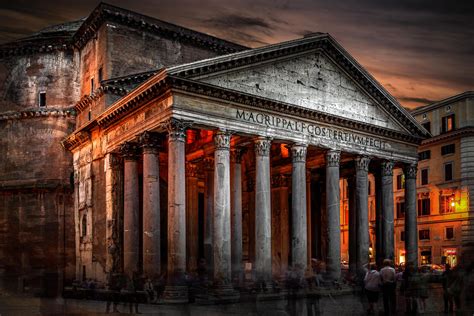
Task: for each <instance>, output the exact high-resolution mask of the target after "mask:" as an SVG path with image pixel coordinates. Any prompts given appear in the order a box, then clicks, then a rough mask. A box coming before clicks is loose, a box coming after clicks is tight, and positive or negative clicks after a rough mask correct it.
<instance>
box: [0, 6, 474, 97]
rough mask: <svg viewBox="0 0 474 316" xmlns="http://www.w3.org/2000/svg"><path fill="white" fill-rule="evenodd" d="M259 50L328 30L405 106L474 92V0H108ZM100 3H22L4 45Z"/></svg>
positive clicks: (1, 30)
mask: <svg viewBox="0 0 474 316" xmlns="http://www.w3.org/2000/svg"><path fill="white" fill-rule="evenodd" d="M107 2H110V3H111V4H113V5H117V6H120V7H124V8H127V9H129V10H133V11H137V12H140V13H144V14H146V15H150V16H153V17H156V18H159V19H162V20H164V21H168V22H172V23H175V24H178V25H183V26H186V27H189V28H193V29H196V30H198V31H203V32H206V33H210V34H213V35H216V36H219V37H222V38H225V39H228V40H231V41H235V42H238V43H241V44H244V45H248V46H251V47H256V46H262V45H265V44H267V43H276V42H280V41H284V40H290V39H294V38H297V37H302V36H304V35H307V34H309V33H314V32H328V33H330V34H331V35H332V36H333V37H335V38H336V40H337V41H339V42H340V43H341V44H342V45H343V46H344V48H346V49H347V50H348V51H349V52H350V53H351V54H352V55H353V56H354V57H355V58H356V59H357V60H358V61H359V62H360V63H361V64H362V65H363V66H364V67H365V68H367V69H368V70H369V71H370V72H371V74H372V75H373V76H374V77H375V78H376V79H377V80H379V81H380V82H382V83H384V86H385V87H386V88H387V89H388V90H389V91H390V92H391V93H393V94H394V96H395V97H397V98H398V99H399V100H400V101H401V102H403V104H404V105H408V106H417V105H420V104H425V103H427V102H429V101H430V100H438V99H443V98H446V97H448V96H450V95H453V94H456V93H459V92H462V91H464V90H473V89H474V86H473V85H474V84H473V82H474V58H472V56H473V55H474V40H473V38H474V1H472V0H458V1H445V0H417V1H413V0H344V1H333V0H292V1H290V0H271V1H270V0H233V1H220V0H202V1H199V2H198V1H195V0H160V1H159V3H158V4H157V1H156V0H140V1H131V0H108V1H107ZM97 5H98V2H97V1H93V0H83V1H71V0H68V1H66V0H43V1H33V0H16V1H10V2H8V3H5V4H2V8H1V9H0V43H1V42H5V41H10V40H13V39H16V38H19V37H22V36H27V35H29V34H31V33H33V32H35V31H37V30H39V29H41V28H44V27H46V26H48V25H50V24H54V23H60V22H65V21H68V20H77V19H79V18H82V17H84V16H87V15H88V14H89V13H90V12H91V11H92V10H93V8H94V7H96V6H97Z"/></svg>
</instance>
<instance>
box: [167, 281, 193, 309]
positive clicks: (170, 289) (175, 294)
mask: <svg viewBox="0 0 474 316" xmlns="http://www.w3.org/2000/svg"><path fill="white" fill-rule="evenodd" d="M162 301H163V303H167V304H183V303H188V302H189V297H188V287H187V286H186V285H167V286H165V291H164V292H163V299H162Z"/></svg>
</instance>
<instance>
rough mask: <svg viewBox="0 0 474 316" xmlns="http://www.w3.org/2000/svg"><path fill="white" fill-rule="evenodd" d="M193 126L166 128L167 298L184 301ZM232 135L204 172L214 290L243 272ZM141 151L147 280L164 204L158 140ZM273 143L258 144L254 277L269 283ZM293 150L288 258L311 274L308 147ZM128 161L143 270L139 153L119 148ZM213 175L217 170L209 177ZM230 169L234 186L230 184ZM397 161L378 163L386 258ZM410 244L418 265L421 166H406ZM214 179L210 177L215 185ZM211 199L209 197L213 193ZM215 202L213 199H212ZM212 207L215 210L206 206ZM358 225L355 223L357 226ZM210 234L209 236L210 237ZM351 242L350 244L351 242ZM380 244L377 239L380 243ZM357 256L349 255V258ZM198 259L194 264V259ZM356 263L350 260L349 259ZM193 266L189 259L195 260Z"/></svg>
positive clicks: (331, 159) (364, 165)
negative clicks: (188, 141)
mask: <svg viewBox="0 0 474 316" xmlns="http://www.w3.org/2000/svg"><path fill="white" fill-rule="evenodd" d="M188 126H189V124H188V123H186V122H183V121H180V120H175V119H171V120H169V121H167V122H166V123H163V127H164V128H165V129H166V130H167V131H168V136H169V137H168V271H167V272H168V284H169V286H167V289H166V291H165V295H168V296H170V297H171V298H175V299H179V298H184V296H183V295H185V294H184V291H183V290H182V289H179V287H181V286H184V284H185V279H184V273H185V271H186V218H187V216H186V179H185V170H186V167H185V166H186V165H185V135H186V133H185V131H186V128H187V127H188ZM230 141H231V134H230V133H228V132H225V131H218V132H217V133H215V137H214V143H215V153H214V165H213V168H209V169H208V172H207V174H206V176H207V178H208V179H207V180H208V183H213V185H212V188H208V190H212V191H213V192H211V194H208V196H210V197H213V201H212V203H207V207H208V208H209V209H208V210H206V211H207V212H206V218H205V238H204V246H205V249H204V251H205V255H208V256H211V255H212V270H213V277H214V282H215V284H216V285H217V286H226V285H228V284H230V281H231V280H232V275H233V274H234V275H239V274H240V273H241V272H242V198H241V197H242V187H241V183H242V179H241V162H240V157H241V154H242V153H241V151H240V150H239V149H236V150H235V151H234V152H233V159H232V168H231V164H230V162H231V153H230ZM140 143H141V146H142V148H143V219H144V222H143V271H144V272H145V273H146V274H148V275H154V274H159V273H160V272H161V271H160V238H159V236H160V231H159V230H160V207H159V205H160V203H159V164H158V161H159V160H158V145H157V144H158V142H157V138H156V137H155V135H154V134H153V133H148V132H145V133H144V134H143V135H141V137H140ZM270 148H271V140H270V139H269V138H265V137H259V138H257V139H256V141H255V164H256V166H255V172H256V176H255V248H256V249H255V272H256V277H257V279H258V280H265V281H267V280H270V279H271V277H272V263H271V174H270ZM291 152H292V213H291V214H292V229H291V231H292V233H291V253H292V259H293V265H294V266H296V265H298V266H299V267H300V268H301V269H302V270H305V269H306V268H307V262H308V252H307V251H308V247H307V242H308V240H307V209H306V208H307V203H306V202H307V196H306V194H307V193H306V155H307V145H306V144H294V145H293V146H292V147H291ZM122 155H123V157H124V270H125V272H127V273H132V272H133V271H138V259H139V235H138V234H139V230H138V227H139V223H138V220H139V217H138V209H139V198H138V172H137V159H136V157H137V148H136V146H135V145H133V144H131V143H125V144H124V145H123V146H122ZM369 162H370V159H369V158H368V157H365V156H361V157H357V158H356V160H355V164H356V173H355V189H354V190H355V199H354V202H355V210H356V216H355V217H351V218H353V219H352V221H353V225H352V226H351V228H353V227H355V235H354V234H353V233H354V232H352V233H351V236H355V238H356V239H355V240H356V241H357V243H356V245H357V247H356V249H355V252H354V251H353V252H352V253H354V254H355V258H356V268H357V271H362V270H363V269H364V268H366V266H367V264H368V262H369V261H368V260H369V224H368V205H367V203H368V202H367V201H368V179H367V178H368V167H369ZM339 168H340V152H339V151H334V150H330V151H328V152H327V153H326V212H327V223H326V227H327V236H328V244H327V258H326V263H327V273H328V277H329V278H331V279H333V280H337V279H339V278H340V273H341V269H340V258H341V254H340V238H341V237H340V207H339V203H340V192H339ZM211 169H213V170H212V172H211ZM231 169H232V174H233V176H232V183H231V176H230V173H231ZM392 169H393V162H383V163H382V164H381V188H380V193H381V194H380V201H381V210H382V213H381V214H379V215H381V216H380V218H381V219H382V221H381V228H382V229H381V232H382V233H381V241H382V244H381V247H380V248H381V249H382V251H383V256H384V257H385V258H391V259H392V258H393V254H394V242H393V238H394V237H393V188H392V181H393V180H392ZM405 172H406V191H405V192H406V202H405V203H406V219H405V225H406V228H405V232H406V233H405V236H406V237H405V238H406V241H405V243H406V253H407V261H409V262H410V261H412V262H416V258H417V255H416V254H417V238H416V237H417V236H416V183H415V178H416V165H410V166H407V168H406V169H405ZM211 178H212V179H211ZM208 193H209V192H208ZM209 202H210V201H209ZM211 204H212V208H211V207H209V205H211ZM354 221H355V222H354ZM211 232H212V234H210V233H211ZM351 240H352V239H351ZM377 242H379V241H377ZM351 257H352V256H351ZM196 259H197V258H195V260H196ZM351 260H352V259H351ZM191 261H192V260H191Z"/></svg>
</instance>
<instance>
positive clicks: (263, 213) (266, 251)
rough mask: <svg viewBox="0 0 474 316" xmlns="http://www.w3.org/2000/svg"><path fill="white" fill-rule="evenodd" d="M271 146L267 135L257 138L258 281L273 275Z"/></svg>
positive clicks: (256, 216)
mask: <svg viewBox="0 0 474 316" xmlns="http://www.w3.org/2000/svg"><path fill="white" fill-rule="evenodd" d="M270 147H271V141H270V139H268V138H265V137H259V138H258V139H257V140H255V164H256V165H255V173H256V175H255V271H256V276H257V280H258V281H270V280H271V277H272V251H271V250H272V248H271V247H272V245H271V241H272V236H271V214H272V213H271V204H270V198H271V197H270V195H271V188H270Z"/></svg>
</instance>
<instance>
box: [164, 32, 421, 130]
mask: <svg viewBox="0 0 474 316" xmlns="http://www.w3.org/2000/svg"><path fill="white" fill-rule="evenodd" d="M168 70H169V74H171V75H174V76H180V77H185V78H189V79H193V80H196V81H200V82H203V83H206V84H211V85H213V86H217V87H221V88H224V89H227V90H233V91H238V92H242V93H246V94H251V95H255V96H258V97H263V98H265V99H270V100H274V101H277V102H281V103H286V104H292V105H296V106H298V107H302V108H307V109H310V110H314V111H317V112H322V113H327V114H329V115H331V116H335V117H341V118H345V119H348V120H351V121H354V122H361V123H364V124H370V125H374V126H377V127H382V128H385V129H390V130H393V131H397V132H401V133H406V134H411V135H413V136H417V137H422V138H423V137H426V136H428V135H429V134H428V133H427V132H426V130H424V129H423V128H422V127H421V126H420V125H419V123H417V122H416V120H414V118H413V117H412V116H411V115H410V114H409V113H408V112H407V111H406V110H405V109H403V107H402V106H401V105H400V104H398V102H396V100H395V99H394V98H393V97H392V96H390V94H389V93H388V92H387V91H386V90H385V89H384V88H383V87H381V86H380V84H378V83H377V82H376V81H375V79H373V77H372V76H370V75H369V74H368V73H367V72H366V71H365V70H364V69H363V68H362V67H361V66H360V65H359V64H358V63H357V62H356V61H355V60H354V59H353V58H352V57H351V56H350V55H349V54H348V53H347V52H346V51H345V50H344V49H343V48H342V47H340V46H339V45H338V44H337V42H335V41H334V40H333V39H332V38H331V37H330V36H328V35H327V34H321V35H318V36H316V37H314V38H309V39H307V38H304V39H299V40H294V41H290V42H286V43H282V44H276V45H270V46H267V47H263V48H257V49H251V50H247V51H244V52H239V53H235V54H230V55H226V56H220V57H216V58H212V59H208V60H203V61H198V62H195V63H191V64H185V65H180V66H176V67H172V68H170V69H168Z"/></svg>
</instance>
